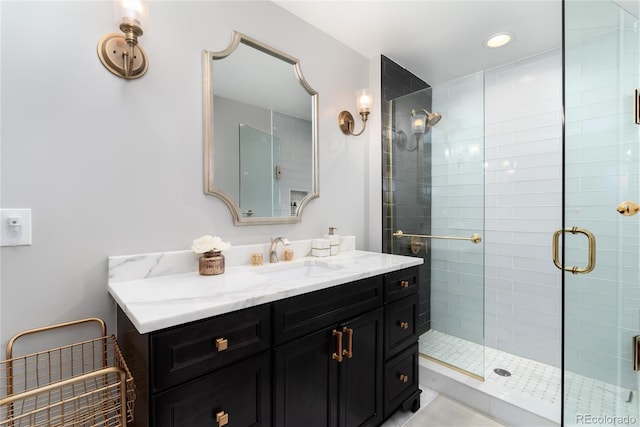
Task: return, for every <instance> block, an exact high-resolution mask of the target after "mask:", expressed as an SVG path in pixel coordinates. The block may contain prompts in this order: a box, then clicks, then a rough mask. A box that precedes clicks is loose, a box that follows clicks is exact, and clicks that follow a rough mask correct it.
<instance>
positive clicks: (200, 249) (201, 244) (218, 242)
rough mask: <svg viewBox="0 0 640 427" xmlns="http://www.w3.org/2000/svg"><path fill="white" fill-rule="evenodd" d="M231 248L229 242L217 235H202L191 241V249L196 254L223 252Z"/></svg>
mask: <svg viewBox="0 0 640 427" xmlns="http://www.w3.org/2000/svg"><path fill="white" fill-rule="evenodd" d="M229 249H231V244H230V243H229V242H223V241H222V239H221V238H220V237H218V236H209V235H206V236H202V237H200V238H198V239H196V240H194V241H193V246H191V250H192V251H193V252H195V253H197V254H203V253H206V252H213V251H216V252H223V251H228V250H229Z"/></svg>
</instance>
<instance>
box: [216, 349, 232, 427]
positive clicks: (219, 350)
mask: <svg viewBox="0 0 640 427" xmlns="http://www.w3.org/2000/svg"><path fill="white" fill-rule="evenodd" d="M228 348H229V340H227V339H226V338H216V349H217V350H218V353H220V352H221V351H225V350H226V349H228ZM225 424H226V423H225Z"/></svg>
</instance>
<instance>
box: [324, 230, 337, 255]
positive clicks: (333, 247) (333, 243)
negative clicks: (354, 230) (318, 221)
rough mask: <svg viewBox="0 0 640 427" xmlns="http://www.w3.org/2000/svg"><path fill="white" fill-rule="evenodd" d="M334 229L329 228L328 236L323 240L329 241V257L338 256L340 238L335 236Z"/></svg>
mask: <svg viewBox="0 0 640 427" xmlns="http://www.w3.org/2000/svg"><path fill="white" fill-rule="evenodd" d="M335 230H337V228H335V227H329V234H325V235H324V238H325V239H329V242H330V243H329V244H330V246H329V250H330V254H331V255H338V254H339V253H340V236H339V235H337V234H335Z"/></svg>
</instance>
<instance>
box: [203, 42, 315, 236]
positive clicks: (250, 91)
mask: <svg viewBox="0 0 640 427" xmlns="http://www.w3.org/2000/svg"><path fill="white" fill-rule="evenodd" d="M203 60H204V64H205V66H204V72H203V74H204V76H203V77H204V91H205V98H204V102H205V129H204V130H205V132H204V134H205V141H204V144H205V193H206V194H210V195H213V196H216V197H219V198H221V199H222V200H223V201H224V202H225V203H226V204H227V205H228V206H229V208H230V209H231V212H232V216H233V219H234V223H236V224H256V223H268V224H273V223H289V222H299V221H300V220H301V215H302V210H303V208H304V206H305V205H306V204H307V203H308V202H309V200H311V199H313V198H314V197H317V196H318V190H317V183H318V177H317V171H318V166H317V131H316V123H317V120H316V114H317V113H316V111H317V108H316V107H317V93H316V92H315V91H314V90H313V89H312V88H311V87H310V86H309V85H308V83H307V82H306V81H305V80H304V77H303V76H302V73H301V70H300V65H299V61H298V60H297V59H295V58H293V57H291V56H289V55H287V54H284V53H282V52H280V51H278V50H275V49H273V48H271V47H269V46H266V45H264V44H262V43H260V42H258V41H256V40H254V39H251V38H249V37H247V36H245V35H243V34H240V33H234V37H233V41H232V43H231V45H230V46H229V47H228V48H227V49H225V50H224V51H221V52H207V51H205V52H204V59H203Z"/></svg>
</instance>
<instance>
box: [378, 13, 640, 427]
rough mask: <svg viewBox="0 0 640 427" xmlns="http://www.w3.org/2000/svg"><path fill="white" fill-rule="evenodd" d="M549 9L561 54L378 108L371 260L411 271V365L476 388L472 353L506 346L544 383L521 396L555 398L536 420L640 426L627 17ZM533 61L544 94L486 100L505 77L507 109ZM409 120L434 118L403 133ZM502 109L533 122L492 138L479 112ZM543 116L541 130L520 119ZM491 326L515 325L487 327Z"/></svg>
mask: <svg viewBox="0 0 640 427" xmlns="http://www.w3.org/2000/svg"><path fill="white" fill-rule="evenodd" d="M563 7H564V40H563V47H562V50H557V51H556V52H544V53H541V54H540V57H539V58H536V59H535V61H533V60H532V61H531V63H527V64H524V65H522V64H520V65H522V70H518V69H517V66H513V67H510V68H509V67H505V68H504V69H500V70H497V71H496V70H484V71H482V72H478V73H475V74H471V75H468V76H465V77H462V78H459V79H456V80H452V81H450V82H447V83H445V84H439V85H436V86H435V87H432V88H428V89H423V90H420V91H417V92H414V93H411V94H409V95H405V96H402V97H399V98H396V99H393V100H392V101H390V102H387V103H386V104H385V105H384V106H383V108H385V109H386V111H385V117H386V118H387V123H385V127H384V129H385V131H386V134H385V135H384V144H385V145H384V155H383V158H384V159H385V164H384V170H385V174H384V177H385V178H384V180H385V181H384V185H383V187H384V191H385V192H384V205H383V206H384V207H383V208H384V218H385V221H386V222H385V226H384V230H383V231H384V233H385V239H386V241H387V242H388V246H387V247H386V248H385V250H387V251H389V252H392V253H396V254H402V255H411V256H420V257H422V258H423V259H424V260H425V263H424V264H423V265H422V266H421V279H420V280H421V287H420V304H421V305H420V333H421V338H420V353H421V354H422V356H424V357H426V358H428V359H431V360H433V361H436V362H437V363H440V364H443V365H445V366H447V367H450V368H453V369H455V370H457V371H462V372H465V373H467V374H468V375H470V376H472V377H474V378H476V379H478V380H481V381H482V380H485V377H488V375H493V369H492V368H491V369H489V370H487V366H486V365H487V363H486V360H488V356H487V354H488V351H489V350H490V351H493V349H494V348H497V347H500V344H501V343H500V341H501V340H503V342H504V340H506V339H507V338H509V339H511V340H512V341H511V342H510V343H508V344H509V346H511V348H513V349H514V350H516V351H517V350H518V348H517V347H519V348H522V349H525V346H528V347H526V351H523V352H522V354H518V355H517V356H518V357H521V358H531V359H536V361H538V362H542V363H544V365H536V366H543V367H542V368H540V369H544V370H545V372H550V374H549V378H552V377H553V378H557V379H558V380H557V381H555V380H554V381H555V383H552V382H551V381H550V382H546V381H547V380H546V379H541V378H537V380H540V381H541V382H538V383H536V387H537V388H536V389H535V390H532V391H527V393H529V394H530V396H532V397H534V398H535V397H536V396H537V394H540V393H539V392H540V389H541V388H542V389H545V388H547V389H555V388H557V394H558V396H561V398H558V399H556V401H555V402H552V403H553V404H554V405H557V407H558V410H557V412H555V409H554V410H553V411H552V412H553V416H552V417H550V419H551V418H553V419H554V420H555V421H556V422H559V423H561V424H562V425H565V426H574V425H575V426H577V425H585V424H597V425H611V426H614V425H625V426H629V425H635V426H640V415H639V407H640V396H639V387H638V374H637V369H639V368H640V250H639V242H640V215H635V214H636V213H638V212H640V94H639V93H638V89H640V20H639V19H638V17H637V16H634V15H633V14H631V13H629V12H628V11H626V10H625V9H623V8H622V7H621V6H620V5H618V4H617V3H615V2H613V1H609V0H595V1H583V0H566V1H565V2H564V4H563ZM536 61H537V62H536ZM524 62H526V61H523V63H524ZM533 62H536V64H533ZM540 64H542V65H540ZM549 64H551V65H550V66H549V67H547V65H549ZM538 66H543V71H541V73H547V77H548V76H549V73H551V74H552V76H551V80H554V79H555V80H554V83H556V82H557V83H558V85H557V87H558V89H557V90H556V89H553V90H554V91H556V92H557V94H556V93H551V94H550V97H549V98H548V99H542V98H541V99H539V100H536V102H538V103H537V104H535V103H534V102H532V101H531V100H527V102H528V104H525V105H524V106H523V107H522V108H521V111H516V112H515V113H514V111H509V107H505V106H504V105H501V104H500V102H501V100H500V99H496V98H494V94H495V93H496V92H495V90H494V89H492V90H491V91H488V87H489V85H493V86H492V88H497V89H498V90H502V89H504V87H501V85H503V86H507V85H506V84H504V82H505V81H507V80H508V78H511V77H513V79H512V80H509V82H510V83H509V85H511V86H509V90H512V92H513V93H512V95H513V97H514V98H518V97H520V98H526V97H527V96H530V95H531V94H533V96H534V97H535V96H536V95H537V93H536V92H532V93H526V91H525V90H526V89H525V88H526V86H527V85H529V86H534V84H535V81H536V78H539V77H540V76H541V74H538V75H536V73H535V72H532V73H529V72H527V70H528V69H535V67H538ZM527 67H529V68H527ZM536 70H537V69H536ZM549 70H551V71H549ZM518 73H520V74H518ZM494 77H495V79H494ZM492 79H493V80H492ZM513 88H515V90H513ZM544 90H546V88H545V87H543V86H539V87H538V92H540V91H544ZM521 91H525V92H521ZM552 92H553V91H552ZM487 94H489V95H487ZM550 102H551V103H554V104H555V103H557V109H553V108H551V109H547V107H548V105H549V103H550ZM496 105H498V107H499V108H496V109H495V110H493V111H490V110H491V109H492V108H493V107H494V106H496ZM554 108H556V107H554ZM543 109H544V111H542V110H543ZM420 110H427V111H433V110H436V111H438V112H439V113H441V114H442V117H443V118H442V120H441V121H440V122H439V123H438V124H436V125H435V126H433V127H432V128H428V129H426V130H425V131H418V132H416V128H418V127H416V126H415V123H412V122H413V120H414V119H415V117H416V115H415V114H414V112H415V111H420ZM524 110H528V111H524ZM516 113H518V114H519V113H522V114H525V113H527V114H528V113H531V116H530V117H531V118H530V119H529V118H528V119H527V120H529V121H530V122H532V123H533V125H534V126H532V129H528V130H526V131H522V132H521V131H520V130H519V129H515V130H513V131H510V133H509V136H508V137H509V138H510V139H509V141H501V140H500V139H501V138H503V135H502V134H500V133H499V132H496V129H495V128H494V125H495V123H494V122H493V121H492V120H493V119H489V118H488V116H489V115H494V116H495V115H496V114H497V115H505V114H506V115H507V116H508V115H509V114H516ZM543 113H544V114H543ZM536 114H538V116H536ZM545 114H546V116H545ZM494 116H492V117H494ZM523 117H524V116H523ZM527 117H528V116H527ZM545 117H548V118H550V120H551V122H553V120H554V119H553V118H554V117H555V122H554V123H552V124H553V125H554V126H556V128H554V129H556V130H554V129H552V127H553V126H549V127H546V128H543V127H542V125H537V124H536V123H535V121H537V120H538V119H540V120H542V119H544V118H545ZM502 118H503V117H501V119H502ZM511 124H512V123H508V120H507V121H505V122H504V123H501V124H500V125H499V126H509V125H511ZM536 126H537V127H536ZM549 129H551V130H553V132H556V133H557V135H558V136H557V137H556V136H554V135H555V133H554V134H553V135H551V134H549V135H551V136H549V135H546V134H545V132H547V131H549ZM534 136H535V139H534ZM503 139H504V138H503ZM527 144H528V145H527ZM554 144H555V145H554ZM507 151H508V152H509V154H506V153H507ZM516 163H517V164H516ZM550 186H552V187H550ZM507 192H509V197H510V198H511V201H510V204H508V206H507V205H502V204H501V203H500V197H502V196H504V195H505V193H507ZM555 199H557V200H555ZM494 201H497V203H493V202H494ZM505 206H507V207H505ZM507 210H508V212H507ZM529 223H530V224H533V225H535V226H537V227H538V229H537V230H535V231H531V230H528V229H527V227H528V224H529ZM509 227H511V228H509ZM520 227H522V228H520ZM399 231H401V233H399ZM474 234H479V235H480V236H482V241H481V242H480V243H477V244H474V243H473V240H472V239H471V236H472V235H474ZM451 238H455V239H451ZM458 239H467V240H458ZM510 251H518V252H519V254H523V255H519V256H520V262H522V264H521V265H511V266H509V265H500V264H499V263H498V262H496V260H504V261H507V260H509V259H511V260H515V259H516V258H513V257H511V256H512V255H513V254H512V253H508V252H510ZM510 257H511V258H510ZM513 262H517V260H516V261H513ZM556 267H557V268H556ZM513 271H515V272H516V273H517V274H518V275H519V276H518V277H515V276H514V277H510V276H511V275H512V272H513ZM501 275H502V276H503V277H501ZM501 288H504V289H501ZM503 290H504V291H506V292H505V293H502V294H501V293H500V292H501V291H503ZM496 292H497V293H496ZM495 295H498V299H497V300H496V299H495ZM500 295H502V298H503V301H500V300H499V299H500V298H501V297H500ZM516 298H517V300H516ZM512 302H513V304H512ZM503 311H504V312H503ZM496 319H497V322H498V323H500V319H507V323H508V322H513V325H516V324H517V325H516V326H517V328H516V326H513V325H510V324H508V325H507V327H506V329H504V328H499V330H498V332H494V329H492V328H493V327H494V326H496V325H494V324H493V322H496ZM530 325H531V326H530ZM498 326H500V325H498ZM502 326H504V325H502ZM512 326H513V327H512ZM518 328H519V329H518ZM527 328H528V329H527ZM516 330H518V331H519V332H517V333H515V331H516ZM503 333H504V334H507V333H510V334H511V335H510V336H508V337H507V336H506V335H505V336H503V335H501V334H503ZM536 334H538V336H535V335H536ZM536 340H539V341H536ZM496 344H497V346H496ZM505 347H507V345H506V344H505ZM502 350H503V349H502ZM547 368H548V369H547ZM536 369H537V368H536ZM555 372H557V374H556V373H555ZM545 375H546V374H545ZM533 376H534V377H535V376H536V374H535V372H534V373H533ZM538 376H539V377H541V376H540V375H538ZM560 380H561V381H560ZM551 392H552V393H551V394H552V400H553V393H556V392H555V391H553V390H551ZM559 401H562V405H561V407H562V408H561V409H559V406H560V402H559Z"/></svg>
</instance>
